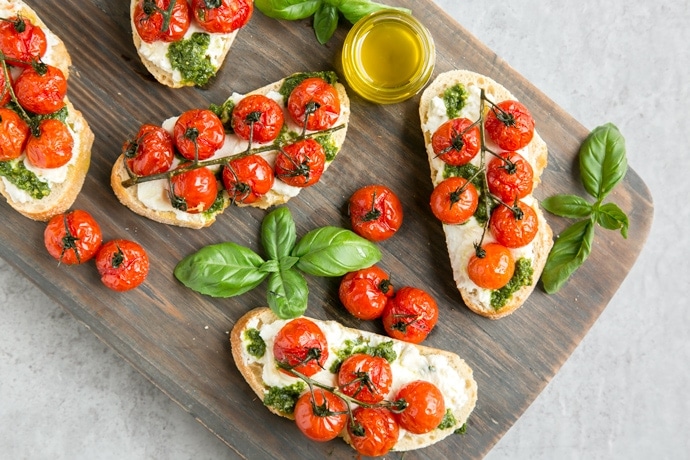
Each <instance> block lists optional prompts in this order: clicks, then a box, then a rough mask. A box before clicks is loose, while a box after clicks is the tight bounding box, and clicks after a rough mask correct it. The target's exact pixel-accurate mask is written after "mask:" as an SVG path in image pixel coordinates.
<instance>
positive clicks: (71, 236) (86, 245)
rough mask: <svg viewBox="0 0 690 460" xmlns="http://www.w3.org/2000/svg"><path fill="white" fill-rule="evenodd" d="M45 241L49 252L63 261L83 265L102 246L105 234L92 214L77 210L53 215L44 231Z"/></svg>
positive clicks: (68, 263)
mask: <svg viewBox="0 0 690 460" xmlns="http://www.w3.org/2000/svg"><path fill="white" fill-rule="evenodd" d="M43 242H44V244H45V247H46V249H47V250H48V253H49V254H50V255H51V256H53V257H54V258H55V259H57V260H59V261H60V263H63V264H67V265H75V264H83V263H84V262H86V261H88V260H91V259H92V258H93V257H94V256H95V255H96V253H97V252H98V250H99V249H100V247H101V243H102V242H103V233H102V232H101V227H100V226H99V225H98V222H96V220H95V219H94V218H93V217H92V216H91V214H89V213H88V212H86V211H82V210H80V209H76V210H74V211H68V212H66V213H63V214H58V215H56V216H54V217H53V218H51V219H50V220H49V221H48V225H47V226H46V229H45V231H44V232H43Z"/></svg>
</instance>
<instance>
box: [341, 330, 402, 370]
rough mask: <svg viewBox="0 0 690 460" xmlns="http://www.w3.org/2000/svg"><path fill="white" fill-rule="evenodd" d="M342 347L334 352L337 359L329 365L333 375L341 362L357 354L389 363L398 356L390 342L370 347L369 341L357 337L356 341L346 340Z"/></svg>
mask: <svg viewBox="0 0 690 460" xmlns="http://www.w3.org/2000/svg"><path fill="white" fill-rule="evenodd" d="M343 345H344V346H343V348H341V349H339V350H337V351H336V356H337V357H338V359H336V360H335V361H334V362H333V365H331V367H330V369H329V371H331V372H332V373H333V374H335V373H337V372H338V370H339V369H340V365H341V364H342V363H343V361H345V360H346V359H347V358H349V357H350V356H352V355H354V354H357V353H365V354H367V355H371V356H377V357H381V358H384V359H385V360H386V361H388V362H389V363H392V362H393V361H395V360H396V359H397V358H398V354H397V353H396V352H395V350H393V341H392V340H389V341H386V342H382V343H380V344H378V345H376V346H372V345H370V344H369V340H367V339H364V338H362V337H358V338H357V340H349V339H348V340H346V341H345V342H344V344H343Z"/></svg>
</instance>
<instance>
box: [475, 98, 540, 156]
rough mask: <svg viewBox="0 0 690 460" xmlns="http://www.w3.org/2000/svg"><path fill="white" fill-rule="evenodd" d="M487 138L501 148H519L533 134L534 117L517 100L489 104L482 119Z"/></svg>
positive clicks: (527, 141) (511, 149) (526, 142)
mask: <svg viewBox="0 0 690 460" xmlns="http://www.w3.org/2000/svg"><path fill="white" fill-rule="evenodd" d="M484 129H485V130H486V134H488V136H489V138H490V139H491V140H492V141H494V142H495V143H496V145H498V146H499V147H500V148H501V149H503V150H510V151H515V150H520V149H521V148H523V147H524V146H526V145H527V144H529V143H530V141H531V140H532V136H534V119H533V118H532V115H531V114H530V113H529V110H527V107H525V106H524V105H522V104H521V103H520V102H518V101H502V102H499V103H498V104H495V105H493V104H492V105H491V108H490V109H489V112H488V113H487V114H486V119H485V120H484Z"/></svg>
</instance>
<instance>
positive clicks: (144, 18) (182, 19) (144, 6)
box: [133, 0, 192, 43]
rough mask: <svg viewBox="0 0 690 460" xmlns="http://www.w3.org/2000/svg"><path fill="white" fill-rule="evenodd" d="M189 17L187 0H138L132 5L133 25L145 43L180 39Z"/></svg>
mask: <svg viewBox="0 0 690 460" xmlns="http://www.w3.org/2000/svg"><path fill="white" fill-rule="evenodd" d="M171 8H172V9H171ZM166 19H167V21H166ZM191 19H192V18H191V11H190V10H189V5H188V4H187V0H173V1H172V2H171V0H139V1H138V2H137V4H136V6H135V7H134V15H133V22H134V27H135V28H136V29H137V33H138V34H139V36H140V37H141V39H142V40H143V41H145V42H146V43H153V42H155V41H159V40H162V41H166V42H176V41H178V40H180V39H182V37H184V34H185V33H186V32H187V29H189V24H190V23H191Z"/></svg>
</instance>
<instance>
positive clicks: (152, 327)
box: [0, 0, 653, 459]
mask: <svg viewBox="0 0 690 460" xmlns="http://www.w3.org/2000/svg"><path fill="white" fill-rule="evenodd" d="M29 3H30V4H31V5H32V6H33V7H34V8H35V9H36V10H37V11H38V12H39V14H40V15H41V16H42V17H43V19H44V20H45V22H46V23H47V24H48V25H49V26H50V27H51V29H52V30H53V31H54V32H56V33H57V34H59V35H60V36H61V37H62V38H63V40H64V41H65V43H66V45H67V47H68V49H69V50H70V52H71V55H72V60H73V69H72V73H71V79H70V89H69V91H70V97H71V99H72V101H73V102H74V104H75V105H76V106H77V107H78V108H79V109H80V110H82V112H83V113H84V114H85V116H86V118H87V119H88V120H89V122H90V124H91V126H92V128H93V130H94V132H95V133H96V140H95V143H94V146H93V152H92V165H91V169H90V171H89V175H88V177H87V180H86V183H85V186H84V188H83V191H82V193H81V195H80V196H79V198H78V199H77V201H76V203H75V205H74V207H75V208H82V209H86V210H88V211H89V212H91V213H92V214H93V215H94V216H95V217H96V219H97V220H98V221H99V223H100V224H101V226H102V228H103V232H104V237H105V238H107V239H109V238H116V237H128V238H131V239H134V240H136V241H138V242H140V243H141V244H142V245H144V247H146V249H147V250H148V251H149V254H150V256H151V260H152V267H153V269H152V272H151V274H150V276H149V279H148V280H147V282H146V283H145V284H144V285H143V286H141V287H140V288H138V289H136V290H134V291H132V292H129V293H124V294H117V293H114V292H112V291H109V290H108V289H106V288H105V287H103V286H102V285H101V283H100V281H99V280H98V277H97V274H96V270H95V267H94V266H93V264H86V265H84V266H78V267H66V266H58V265H57V263H56V262H55V260H53V259H52V258H50V256H49V255H48V254H47V252H46V251H45V249H44V248H43V240H42V235H43V229H44V224H42V223H39V222H32V221H28V220H26V219H25V218H23V217H21V216H20V215H19V214H17V213H15V212H14V211H13V210H12V209H11V208H10V207H9V206H7V204H6V203H4V202H3V203H2V204H1V205H0V212H2V216H3V220H4V225H2V226H0V238H1V239H2V244H0V256H2V257H3V258H4V259H5V260H7V261H8V262H9V263H10V264H12V265H14V266H15V267H17V268H19V269H20V270H21V271H22V272H23V273H24V274H26V276H27V277H28V278H29V279H31V280H32V281H33V282H34V283H35V284H36V285H37V286H39V287H40V288H41V289H42V290H44V291H45V292H46V293H47V294H48V295H49V296H51V297H52V298H53V299H55V300H56V301H57V302H58V303H59V304H61V305H62V306H64V308H65V309H66V310H68V311H69V312H71V313H72V314H73V315H74V317H75V318H76V319H78V320H79V321H81V322H83V323H84V324H86V325H87V326H88V327H89V328H90V329H91V330H92V331H93V332H94V333H95V334H96V335H97V336H98V337H100V338H101V339H102V340H103V341H104V342H105V343H107V344H108V345H110V346H111V347H112V348H113V349H114V350H116V351H117V352H118V353H119V354H120V355H121V356H122V357H123V358H124V359H126V360H127V361H128V362H130V363H131V364H132V365H133V366H134V367H135V368H136V369H138V370H139V371H141V373H143V374H144V375H145V376H146V377H148V378H149V379H150V380H151V381H152V382H153V383H154V384H155V385H157V386H158V387H159V388H160V389H161V390H162V391H164V392H165V393H166V394H168V395H169V396H170V397H171V398H172V399H174V400H175V401H177V402H178V403H179V404H180V406H182V407H183V408H184V409H185V410H186V411H188V412H189V413H190V414H192V416H194V417H196V418H197V419H198V420H199V421H200V422H201V423H203V424H204V425H205V426H207V427H208V429H210V430H211V431H213V432H214V433H215V434H216V435H217V436H218V437H219V438H221V439H222V440H223V441H224V442H226V443H227V444H228V446H229V455H237V456H238V457H246V458H268V457H273V458H276V457H281V456H283V455H284V453H285V452H289V451H292V450H299V451H300V455H301V457H303V458H322V457H324V456H328V457H330V458H352V457H353V451H352V450H351V448H350V447H348V446H346V445H345V444H344V443H342V442H340V441H334V442H331V443H327V444H318V443H310V444H309V448H308V449H304V445H305V443H306V441H305V440H304V439H303V438H302V437H301V435H300V434H299V433H298V430H297V429H296V428H295V427H294V425H293V424H292V423H291V422H289V421H287V420H285V419H281V418H279V417H276V416H274V415H272V414H270V413H269V411H267V410H265V409H264V408H263V407H262V406H261V403H259V402H258V401H257V400H256V398H255V396H254V395H253V393H252V391H251V389H250V388H249V387H248V386H247V385H246V384H245V382H244V381H243V380H242V378H241V376H240V374H239V372H238V371H237V369H236V368H235V366H234V363H233V361H232V357H231V355H230V350H229V344H228V331H229V330H230V329H231V328H232V326H233V324H234V322H235V320H236V319H237V318H239V316H241V315H242V314H243V313H244V312H245V311H247V310H249V309H251V308H253V307H256V306H261V305H264V302H265V300H264V290H263V288H259V289H256V290H254V291H252V292H250V293H247V294H245V295H243V296H240V297H237V298H233V299H228V300H222V299H211V298H207V297H202V296H200V295H197V294H195V293H193V292H192V291H190V290H187V289H185V288H183V287H182V286H181V285H180V284H179V283H177V282H176V281H175V279H174V278H173V275H172V271H173V267H174V266H175V264H176V263H177V262H178V261H179V260H180V259H181V258H182V257H184V256H185V255H187V254H189V253H191V252H193V251H195V250H197V249H199V248H201V247H202V246H204V245H207V244H210V243H216V242H221V241H228V240H230V241H234V242H236V243H239V244H242V245H245V246H249V247H251V248H252V249H254V250H256V251H260V250H261V249H260V247H259V246H258V239H259V235H258V234H259V227H260V223H261V220H262V218H263V216H264V215H265V211H261V210H256V209H238V208H231V209H229V210H228V211H226V213H225V214H224V215H223V216H221V217H220V218H219V220H218V222H217V223H216V224H214V225H213V226H212V227H210V228H208V229H204V230H188V229H181V228H175V227H167V226H164V225H161V224H157V223H154V222H151V221H149V220H147V219H145V218H142V217H139V216H137V215H135V214H133V213H131V212H130V211H129V210H127V209H126V208H124V207H122V206H121V205H120V204H119V203H118V201H117V199H116V198H115V196H114V195H113V193H112V191H111V190H110V187H109V185H108V184H109V181H108V178H109V173H110V168H111V166H112V163H113V161H114V160H115V158H116V157H117V156H118V154H119V151H120V147H121V145H122V143H123V142H124V140H125V139H127V138H128V137H130V136H132V135H133V134H134V133H135V132H136V130H137V128H138V126H139V125H140V124H141V123H144V122H151V123H159V122H161V121H162V120H164V119H165V118H168V117H169V116H172V115H177V114H179V113H181V112H182V111H184V110H187V109H189V108H197V107H206V106H208V104H209V103H211V102H216V103H217V102H221V101H223V100H225V98H226V97H227V96H228V95H229V94H230V93H231V92H233V91H237V92H240V93H242V92H246V91H249V90H251V89H254V88H257V87H260V86H263V85H265V84H267V83H270V82H273V81H275V80H278V79H280V78H282V77H283V76H285V75H288V74H290V73H293V72H296V71H303V70H318V69H337V65H336V61H337V54H338V50H339V48H340V46H341V44H342V41H343V39H344V36H345V34H346V33H347V27H346V25H341V27H340V28H339V29H338V30H337V31H336V35H335V36H334V38H333V39H332V40H331V41H330V43H329V44H328V45H326V46H321V45H319V44H318V43H317V42H316V39H315V38H314V36H313V31H312V29H311V24H310V22H309V21H299V22H283V21H275V20H272V19H268V18H266V17H265V16H263V15H262V14H261V13H259V12H258V11H256V12H255V14H254V16H253V18H252V20H251V22H250V24H249V25H248V26H247V27H246V29H244V30H242V31H241V32H240V34H239V35H238V38H237V40H236V41H235V45H234V46H233V48H232V50H231V51H230V54H229V55H228V58H227V61H226V64H225V66H224V68H223V69H222V71H221V72H220V74H219V76H218V77H217V79H216V80H215V81H214V82H213V83H212V84H211V85H210V86H209V87H208V88H207V89H203V90H201V89H194V88H186V89H179V90H171V89H168V88H164V87H162V86H160V85H159V84H157V83H156V82H155V81H154V80H153V79H152V78H151V77H150V76H149V75H148V73H147V71H146V70H145V68H144V67H143V65H142V64H141V63H140V62H139V60H138V58H137V55H136V51H135V50H134V47H133V45H132V41H131V35H130V33H131V31H130V25H129V16H128V6H127V5H128V2H125V1H119V2H113V1H110V0H93V1H87V2H77V1H74V0H43V1H40V2H38V1H34V2H29ZM391 3H395V4H397V5H400V6H407V7H410V8H412V9H413V10H414V14H415V15H416V16H417V17H418V18H420V19H421V20H422V22H424V23H425V24H426V25H427V26H428V27H429V28H430V29H431V30H432V31H433V35H434V38H435V41H436V46H437V66H436V71H435V73H436V74H437V73H439V72H442V71H446V70H450V69H453V68H467V69H470V70H474V71H477V72H481V73H484V74H486V75H489V76H491V77H492V78H494V79H495V80H497V81H499V82H500V83H502V84H504V85H505V86H506V87H507V88H508V89H509V90H510V91H511V92H513V93H514V94H515V95H516V96H517V97H518V98H519V99H520V100H521V101H522V102H524V103H525V104H526V105H527V106H528V107H529V108H530V109H531V111H532V113H533V114H534V116H535V118H536V121H537V125H538V130H539V132H540V134H541V135H542V137H543V138H544V139H545V140H546V142H547V144H548V145H549V151H550V153H549V166H548V168H547V170H546V172H545V173H544V175H543V177H542V180H543V184H542V186H541V187H540V188H539V189H538V190H537V192H536V195H537V196H538V197H539V198H543V197H545V196H548V195H552V194H554V193H583V190H582V189H581V186H580V185H579V177H578V176H577V174H576V173H575V172H574V171H576V169H574V162H575V158H576V154H577V150H578V147H579V145H580V143H581V141H582V140H583V139H584V137H585V136H586V135H587V131H586V129H585V128H584V127H583V126H582V125H580V124H579V123H578V122H577V121H576V120H574V119H573V118H572V117H571V116H569V115H568V114H567V113H565V112H564V111H563V110H562V109H561V108H559V107H558V106H556V105H555V104H554V103H553V102H552V101H551V100H550V99H549V98H548V97H547V96H546V95H544V94H542V93H541V92H540V91H539V89H537V88H535V87H534V86H533V85H531V84H530V83H529V82H528V81H526V80H525V79H524V78H523V77H521V76H520V75H518V74H517V73H516V72H515V71H514V70H513V69H511V68H510V66H509V65H508V64H507V63H506V62H504V61H503V60H501V58H499V57H498V56H496V55H495V54H494V53H493V52H492V51H491V50H489V49H487V48H486V47H485V46H484V45H483V44H482V43H480V42H478V41H477V40H476V39H475V38H474V37H472V36H471V35H470V34H469V33H468V32H467V31H466V30H464V29H463V28H462V27H461V26H460V25H458V24H457V23H456V22H455V21H454V20H453V19H451V18H450V17H448V16H447V15H446V14H445V13H444V12H443V11H441V10H440V9H439V8H438V7H436V6H435V5H434V4H433V3H431V2H430V1H427V0H425V1H416V2H413V1H411V0H407V1H405V0H401V1H396V2H391ZM350 95H351V99H352V119H351V126H350V129H349V131H348V139H347V140H346V143H345V145H344V147H343V150H342V152H341V155H340V156H339V157H338V160H337V161H336V162H335V163H334V164H333V165H332V168H331V169H329V171H328V172H327V174H326V175H325V176H324V177H323V179H322V181H321V182H320V183H319V184H318V185H317V186H315V187H312V188H310V189H306V190H304V191H303V192H302V193H301V194H300V196H299V197H298V198H297V199H294V200H292V201H291V202H290V203H289V208H290V209H291V211H292V213H293V216H294V217H295V221H296V224H297V231H298V235H302V234H304V233H306V231H308V230H311V229H313V228H314V227H317V226H322V225H342V226H347V221H346V219H345V213H344V204H345V201H346V199H347V197H349V195H350V194H351V193H352V192H353V191H354V190H355V189H356V188H358V187H360V186H363V185H366V184H369V183H373V182H380V183H385V184H387V185H388V186H390V187H391V188H393V189H394V190H395V191H396V192H398V194H399V195H400V198H401V200H402V202H403V206H404V209H405V223H404V225H403V228H402V229H401V231H400V232H399V233H398V234H397V235H396V236H395V237H394V238H392V239H390V240H388V241H386V242H384V243H381V244H380V247H381V250H382V253H383V259H382V261H381V266H382V267H383V268H384V269H386V270H388V271H389V272H391V273H392V276H393V279H394V281H395V283H396V284H397V285H398V286H402V285H412V286H417V287H421V288H423V289H425V290H427V291H428V292H430V293H431V294H432V295H433V296H434V297H435V298H436V300H437V302H438V304H439V306H440V323H439V325H438V326H437V329H436V330H435V331H434V332H433V333H432V334H431V336H430V337H429V339H428V341H427V344H428V345H431V346H435V347H440V348H444V349H448V350H451V351H454V352H456V353H458V354H459V355H460V356H462V357H464V358H465V359H466V360H467V362H468V363H469V364H470V365H471V366H472V367H473V368H474V371H475V377H476V379H477V381H478V384H479V401H478V404H477V407H476V409H475V411H474V413H473V415H472V416H471V418H470V421H469V428H468V431H467V434H466V435H464V436H452V437H451V438H449V439H447V440H445V441H443V442H441V443H439V444H437V445H435V446H432V447H430V448H427V449H424V450H421V451H418V452H414V453H411V454H407V455H405V458H406V459H412V458H440V457H453V458H458V457H461V458H480V457H482V456H483V455H484V454H486V453H487V452H488V451H489V450H490V449H491V447H492V446H493V445H494V444H495V443H496V442H497V441H498V439H499V438H500V437H501V436H502V435H503V434H504V433H505V432H506V431H507V430H508V428H510V426H511V425H512V424H513V423H514V422H515V421H516V420H517V418H518V417H520V415H521V414H522V413H523V412H524V410H525V409H526V408H527V407H528V406H529V404H530V403H531V402H532V401H533V400H534V398H535V397H536V396H537V395H538V394H539V392H540V391H541V390H542V389H543V388H544V386H545V385H546V384H547V382H548V381H549V380H550V379H551V378H552V377H553V376H554V375H555V373H556V372H557V371H558V369H559V368H560V367H561V365H562V364H563V363H564V362H565V360H566V359H567V358H568V356H569V355H570V354H571V353H572V351H573V350H574V348H575V347H576V345H577V344H578V343H579V342H580V340H581V339H582V338H583V337H584V335H585V334H586V333H587V331H588V330H589V328H590V327H591V326H592V324H593V323H594V322H595V321H596V319H597V317H598V316H599V315H600V314H601V312H602V311H603V309H604V308H605V307H606V305H607V303H608V302H609V300H610V299H611V298H612V296H613V295H614V293H615V292H616V290H617V289H618V287H619V286H620V284H621V282H622V281H623V279H624V278H625V276H626V274H627V273H628V271H629V269H630V268H631V267H632V265H633V263H634V262H635V259H636V258H637V255H638V253H639V252H640V250H641V248H642V245H643V244H644V241H645V239H646V237H647V234H648V232H649V228H650V225H651V220H652V209H653V205H652V202H651V197H650V194H649V191H648V189H647V187H646V186H645V184H644V183H643V182H642V180H641V179H640V177H639V176H638V175H637V174H636V173H635V172H634V171H632V170H630V171H629V172H628V175H627V177H626V179H625V181H624V183H622V184H621V185H620V186H619V187H618V188H617V189H616V190H615V192H614V193H613V195H612V197H611V199H612V200H613V201H615V202H616V203H618V204H619V205H620V206H621V207H622V208H623V210H624V211H625V212H626V213H628V215H629V217H630V232H629V237H628V239H627V240H624V239H623V238H621V236H620V235H619V234H617V233H615V232H610V231H597V235H596V243H595V246H594V250H593V253H592V255H591V257H590V259H589V260H588V261H587V263H586V264H585V265H584V266H583V267H582V268H581V269H580V271H579V272H578V273H577V275H576V276H575V277H574V278H572V279H571V280H570V282H569V283H568V284H567V285H566V286H565V287H564V288H563V289H562V290H561V292H560V293H558V294H557V295H551V296H549V295H546V294H545V293H543V292H542V291H541V290H539V289H538V290H537V291H536V292H535V293H534V294H533V295H532V296H531V297H530V299H529V300H528V301H527V303H526V304H525V305H524V306H523V308H522V309H520V310H518V312H517V313H515V314H513V315H511V316H509V317H507V318H505V319H502V320H499V321H490V320H487V319H484V318H482V317H479V316H477V315H474V314H472V313H471V312H470V311H469V310H467V309H466V308H465V307H464V305H463V304H462V301H461V299H460V296H459V294H458V292H457V290H456V289H455V287H454V284H453V280H452V275H451V270H450V264H449V262H448V256H447V253H446V246H445V240H444V236H443V231H442V229H441V226H440V224H437V223H435V221H434V220H433V218H432V215H431V213H430V210H429V207H428V197H429V195H430V193H431V183H430V181H429V171H428V165H427V162H426V154H425V150H424V145H423V139H422V136H421V133H420V128H419V119H418V115H417V104H418V101H419V99H418V97H415V98H413V99H411V100H409V101H407V102H404V103H401V104H397V105H391V106H378V105H374V104H371V103H368V102H366V101H363V100H362V99H360V98H359V97H357V96H356V95H355V94H350ZM343 177H346V178H347V180H343V179H342V178H343ZM550 220H551V223H552V226H553V227H554V230H555V231H556V232H558V231H560V230H562V229H563V228H564V227H565V226H566V225H567V224H568V223H569V222H567V221H565V220H562V219H557V218H553V217H552V218H551V219H550ZM18 235H21V237H19V236H18ZM338 281H339V280H337V279H325V278H313V277H310V278H308V283H309V288H310V295H309V302H310V306H309V310H308V314H309V315H311V316H315V317H319V318H329V319H337V320H340V321H341V322H343V323H345V324H347V325H349V326H354V327H360V328H363V329H367V330H373V331H377V332H381V331H382V329H381V327H380V325H379V324H378V323H376V322H358V321H356V320H354V319H352V318H351V317H349V316H347V315H346V314H343V309H342V308H341V307H340V306H339V303H338V299H337V285H338ZM288 449H289V450H288ZM400 457H402V455H400Z"/></svg>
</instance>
